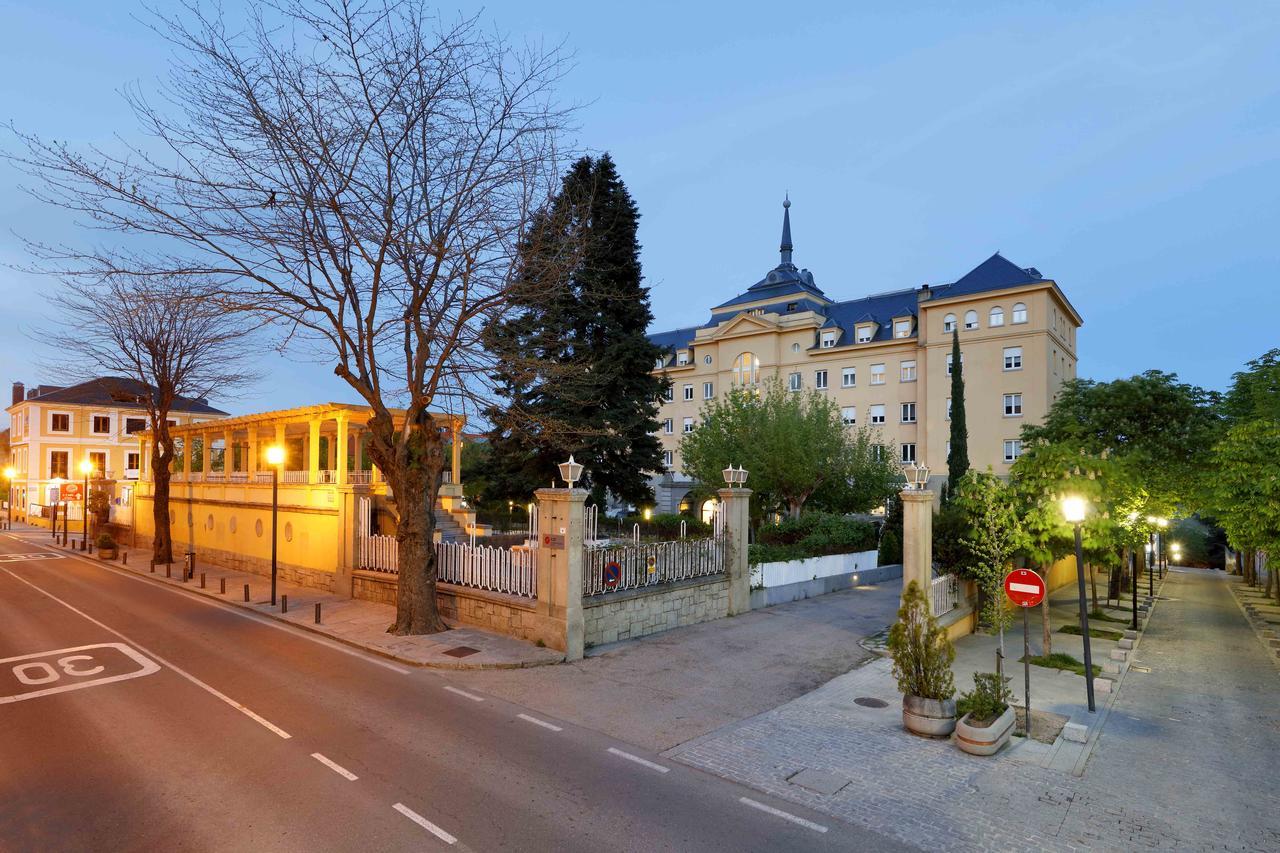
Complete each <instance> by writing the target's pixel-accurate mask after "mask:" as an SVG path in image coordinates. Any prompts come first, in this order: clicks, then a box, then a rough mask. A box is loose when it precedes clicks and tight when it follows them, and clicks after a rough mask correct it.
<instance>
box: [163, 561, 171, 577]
mask: <svg viewBox="0 0 1280 853" xmlns="http://www.w3.org/2000/svg"><path fill="white" fill-rule="evenodd" d="M164 576H165V577H167V578H171V577H173V563H165V564H164Z"/></svg>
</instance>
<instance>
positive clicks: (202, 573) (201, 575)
mask: <svg viewBox="0 0 1280 853" xmlns="http://www.w3.org/2000/svg"><path fill="white" fill-rule="evenodd" d="M200 588H201V589H204V572H201V573H200Z"/></svg>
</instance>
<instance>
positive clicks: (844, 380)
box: [840, 367, 858, 388]
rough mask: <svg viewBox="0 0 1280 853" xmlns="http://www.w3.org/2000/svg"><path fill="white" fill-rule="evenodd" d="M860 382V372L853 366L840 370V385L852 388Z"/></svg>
mask: <svg viewBox="0 0 1280 853" xmlns="http://www.w3.org/2000/svg"><path fill="white" fill-rule="evenodd" d="M856 384H858V372H857V370H856V369H854V368H852V367H846V368H844V369H843V370H841V371H840V387H841V388H852V387H853V386H854V385H856Z"/></svg>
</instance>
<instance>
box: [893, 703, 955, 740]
mask: <svg viewBox="0 0 1280 853" xmlns="http://www.w3.org/2000/svg"><path fill="white" fill-rule="evenodd" d="M902 727H903V728H905V729H906V730H907V731H909V732H911V733H912V734H915V735H922V736H924V737H948V736H949V735H950V734H951V733H952V732H953V731H955V730H956V700H954V699H924V698H921V697H919V696H903V697H902Z"/></svg>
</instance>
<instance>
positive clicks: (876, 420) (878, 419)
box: [870, 403, 884, 424]
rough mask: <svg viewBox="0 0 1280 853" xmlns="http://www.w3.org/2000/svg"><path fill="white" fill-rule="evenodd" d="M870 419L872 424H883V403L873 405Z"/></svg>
mask: <svg viewBox="0 0 1280 853" xmlns="http://www.w3.org/2000/svg"><path fill="white" fill-rule="evenodd" d="M870 419H871V423H873V424H882V423H884V403H874V404H873V405H872V406H871V414H870Z"/></svg>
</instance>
